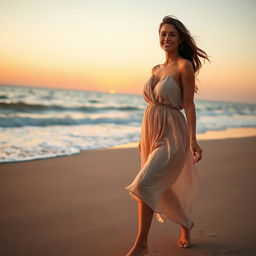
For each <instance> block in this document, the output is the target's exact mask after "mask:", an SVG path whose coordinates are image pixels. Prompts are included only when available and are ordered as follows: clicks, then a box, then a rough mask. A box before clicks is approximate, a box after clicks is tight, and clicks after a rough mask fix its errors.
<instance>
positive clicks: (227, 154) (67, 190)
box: [0, 137, 256, 256]
mask: <svg viewBox="0 0 256 256" xmlns="http://www.w3.org/2000/svg"><path fill="white" fill-rule="evenodd" d="M199 144H200V146H201V147H202V148H203V150H204V155H203V159H202V160H201V162H200V163H198V164H197V166H198V173H199V177H200V180H199V182H200V194H199V198H198V201H197V203H196V204H195V207H194V211H193V216H194V221H195V226H194V228H193V230H192V232H191V237H192V246H191V248H187V249H186V248H185V249H184V248H178V247H177V246H176V242H177V240H178V238H179V235H180V227H179V226H178V225H177V224H176V223H173V222H171V221H170V220H167V221H166V222H165V223H158V222H157V221H156V219H155V216H154V218H153V221H152V226H151V229H150V234H149V250H150V252H149V254H148V255H157V256H169V255H179V256H182V255H193V256H211V255H212V256H213V255H215V256H222V255H228V256H230V255H241V256H253V255H256V244H255V228H256V219H255V216H256V203H255V202H256V201H255V192H256V186H255V180H256V172H255V146H256V137H248V138H233V139H222V140H203V141H199ZM139 166H140V156H139V153H138V151H137V148H121V149H108V150H88V151H83V152H81V153H80V154H77V155H73V156H63V157H56V158H49V159H44V160H33V161H27V162H20V163H6V164H1V165H0V205H1V211H0V227H1V231H0V248H1V250H0V255H4V256H7V255H8V256H9V255H11V256H16V255H17V256H21V255H26V256H34V255H37V256H41V255H42V256H46V255H47V256H59V255H61V256H85V255H86V256H102V255H106V256H124V255H125V253H127V252H128V251H129V250H130V248H131V246H132V245H133V242H134V239H135V236H136V233H137V204H136V202H135V201H133V200H132V199H131V197H130V196H129V194H128V192H127V191H126V190H124V186H126V185H129V184H130V183H131V182H132V180H133V178H134V177H135V175H136V173H137V172H138V171H139Z"/></svg>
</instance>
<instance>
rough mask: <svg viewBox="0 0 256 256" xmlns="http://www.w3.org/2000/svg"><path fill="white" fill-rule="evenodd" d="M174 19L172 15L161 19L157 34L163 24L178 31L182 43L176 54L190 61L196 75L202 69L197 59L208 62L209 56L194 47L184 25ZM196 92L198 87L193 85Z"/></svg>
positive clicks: (192, 40) (194, 44)
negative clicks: (171, 26)
mask: <svg viewBox="0 0 256 256" xmlns="http://www.w3.org/2000/svg"><path fill="white" fill-rule="evenodd" d="M174 17H175V16H173V15H168V16H165V17H164V18H163V20H162V22H161V23H160V26H159V34H160V31H161V27H162V26H163V25H164V24H170V25H173V26H174V27H175V28H176V29H177V30H178V33H179V36H180V38H181V40H182V43H181V44H180V45H179V49H178V53H179V55H180V56H181V57H182V58H184V59H187V60H190V61H191V62H192V66H193V70H194V73H196V72H197V74H198V73H199V69H200V68H201V67H202V63H201V61H200V59H199V57H201V58H203V59H204V62H205V59H207V60H208V61H209V62H210V60H209V56H208V55H207V54H206V52H205V51H203V50H202V49H200V48H198V47H197V46H196V43H195V41H194V39H193V37H192V36H191V34H190V32H189V30H188V29H187V28H186V27H185V26H184V24H183V23H182V22H181V21H179V20H178V19H177V18H176V17H175V18H174ZM197 91H198V87H197V85H196V84H195V92H196V93H197Z"/></svg>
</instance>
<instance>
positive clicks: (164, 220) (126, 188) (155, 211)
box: [124, 186, 193, 230]
mask: <svg viewBox="0 0 256 256" xmlns="http://www.w3.org/2000/svg"><path fill="white" fill-rule="evenodd" d="M124 189H125V190H127V191H128V192H130V196H131V193H132V194H134V195H135V196H137V197H138V198H140V199H141V200H142V201H143V202H144V203H145V204H146V205H147V206H149V207H150V208H151V210H152V211H153V212H154V213H158V214H161V213H163V214H165V213H164V212H159V211H157V210H154V209H153V207H152V206H151V205H149V204H148V203H146V202H145V200H144V199H143V198H142V197H141V196H139V195H137V194H136V193H135V192H134V191H132V190H130V189H129V188H128V187H127V186H126V187H124ZM131 198H132V199H133V200H134V201H136V200H135V199H134V198H133V197H132V196H131ZM166 219H169V220H171V221H173V222H175V223H176V224H179V225H181V226H185V225H184V224H182V223H180V222H178V221H176V220H174V219H172V218H170V217H168V216H167V217H165V218H164V219H163V221H161V222H160V221H159V220H158V219H157V222H159V223H164V222H166ZM190 221H191V225H190V227H187V226H185V227H186V228H188V229H189V230H191V226H192V222H193V221H192V220H190Z"/></svg>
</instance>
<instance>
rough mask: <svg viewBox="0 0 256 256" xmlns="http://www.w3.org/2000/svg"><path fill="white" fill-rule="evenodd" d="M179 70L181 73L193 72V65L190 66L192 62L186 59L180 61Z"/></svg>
mask: <svg viewBox="0 0 256 256" xmlns="http://www.w3.org/2000/svg"><path fill="white" fill-rule="evenodd" d="M178 66H179V70H180V72H181V73H187V72H193V73H194V71H193V65H192V62H191V61H190V60H187V59H183V58H182V59H181V60H180V61H179V64H178Z"/></svg>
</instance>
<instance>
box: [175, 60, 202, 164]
mask: <svg viewBox="0 0 256 256" xmlns="http://www.w3.org/2000/svg"><path fill="white" fill-rule="evenodd" d="M180 73H181V81H182V85H183V107H184V110H185V114H186V118H187V124H188V130H189V141H190V148H191V151H192V153H193V155H194V157H195V159H194V163H196V162H198V161H199V160H200V159H201V158H202V149H201V148H200V147H199V145H198V143H197V139H196V110H195V103H194V89H195V75H194V70H193V66H192V63H191V62H190V61H189V60H185V61H183V62H182V64H181V66H180Z"/></svg>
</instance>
